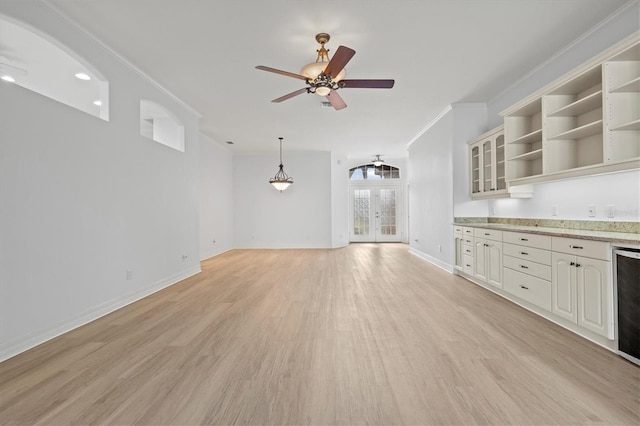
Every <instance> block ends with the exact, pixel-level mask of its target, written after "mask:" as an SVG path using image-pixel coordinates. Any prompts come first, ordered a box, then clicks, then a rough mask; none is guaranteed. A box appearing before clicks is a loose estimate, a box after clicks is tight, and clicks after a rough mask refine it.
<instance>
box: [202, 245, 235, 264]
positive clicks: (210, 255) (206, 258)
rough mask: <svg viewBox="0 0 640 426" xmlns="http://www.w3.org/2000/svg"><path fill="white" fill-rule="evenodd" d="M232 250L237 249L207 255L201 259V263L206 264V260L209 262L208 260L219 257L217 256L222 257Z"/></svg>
mask: <svg viewBox="0 0 640 426" xmlns="http://www.w3.org/2000/svg"><path fill="white" fill-rule="evenodd" d="M231 250H235V249H233V248H228V249H226V250H223V251H221V252H216V253H212V254H206V255H205V256H206V257H203V258H201V259H200V262H204V261H205V260H208V259H213V258H214V257H217V256H220V255H221V254H225V253H227V252H230V251H231Z"/></svg>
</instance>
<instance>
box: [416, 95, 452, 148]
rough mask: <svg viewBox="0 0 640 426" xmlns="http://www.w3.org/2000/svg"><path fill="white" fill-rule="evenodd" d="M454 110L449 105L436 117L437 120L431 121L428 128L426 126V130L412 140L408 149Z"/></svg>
mask: <svg viewBox="0 0 640 426" xmlns="http://www.w3.org/2000/svg"><path fill="white" fill-rule="evenodd" d="M452 109H453V107H452V106H451V104H449V105H447V107H446V108H445V109H443V110H442V112H440V114H438V115H436V116H435V118H434V119H433V120H431V121H430V122H429V123H428V124H427V125H426V126H424V128H423V129H422V130H420V131H419V132H418V134H417V135H415V136H414V137H413V139H411V140H410V141H409V143H408V144H407V149H409V147H410V146H411V144H413V143H414V142H415V141H416V140H418V138H419V137H420V136H422V135H423V134H425V133H426V131H427V130H429V129H430V128H431V127H433V126H434V125H435V124H436V123H437V122H438V121H440V119H441V118H442V117H444V116H445V115H446V114H447V113H448V112H449V111H451V110H452Z"/></svg>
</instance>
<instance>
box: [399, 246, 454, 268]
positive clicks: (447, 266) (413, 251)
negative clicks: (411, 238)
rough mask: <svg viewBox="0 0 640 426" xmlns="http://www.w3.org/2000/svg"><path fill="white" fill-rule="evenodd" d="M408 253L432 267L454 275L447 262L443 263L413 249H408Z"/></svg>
mask: <svg viewBox="0 0 640 426" xmlns="http://www.w3.org/2000/svg"><path fill="white" fill-rule="evenodd" d="M409 253H411V254H412V255H414V256H417V257H419V258H420V259H423V260H426V261H427V262H429V263H431V264H432V265H435V266H437V267H438V268H440V269H443V270H445V271H447V272H448V273H450V274H454V273H455V272H454V271H455V269H454V268H453V266H451V265H450V264H448V263H447V262H443V261H442V260H440V259H438V258H435V257H433V256H430V255H428V254H426V253H424V252H422V251H420V250H418V249H415V248H413V247H409Z"/></svg>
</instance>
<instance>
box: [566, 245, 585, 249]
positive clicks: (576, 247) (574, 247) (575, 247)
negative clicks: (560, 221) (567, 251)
mask: <svg viewBox="0 0 640 426" xmlns="http://www.w3.org/2000/svg"><path fill="white" fill-rule="evenodd" d="M569 248H572V249H580V250H582V249H583V248H584V247H582V246H574V245H572V244H570V245H569Z"/></svg>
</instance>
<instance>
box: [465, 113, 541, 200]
mask: <svg viewBox="0 0 640 426" xmlns="http://www.w3.org/2000/svg"><path fill="white" fill-rule="evenodd" d="M504 141H505V137H504V129H503V126H500V127H497V128H495V129H493V130H490V131H489V132H487V133H485V134H483V135H482V136H480V137H478V138H477V139H474V140H472V141H470V142H469V164H470V173H469V176H470V182H469V188H470V193H471V197H472V198H474V199H482V198H504V197H512V196H518V197H530V196H531V187H524V188H514V190H513V191H511V190H510V188H509V187H508V186H507V179H506V151H505V142H504Z"/></svg>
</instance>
